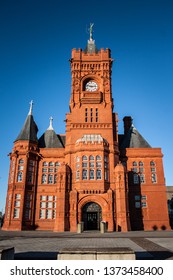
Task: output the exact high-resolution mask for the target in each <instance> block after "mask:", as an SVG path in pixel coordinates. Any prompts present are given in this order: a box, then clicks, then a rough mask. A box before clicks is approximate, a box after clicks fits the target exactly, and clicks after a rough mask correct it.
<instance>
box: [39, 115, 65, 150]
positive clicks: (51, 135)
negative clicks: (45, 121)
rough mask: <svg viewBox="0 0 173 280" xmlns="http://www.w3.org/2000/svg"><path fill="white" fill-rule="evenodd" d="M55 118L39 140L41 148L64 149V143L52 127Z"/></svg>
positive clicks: (51, 119)
mask: <svg viewBox="0 0 173 280" xmlns="http://www.w3.org/2000/svg"><path fill="white" fill-rule="evenodd" d="M52 122H53V118H52V117H51V118H50V124H49V127H48V129H47V130H46V131H45V133H43V135H42V136H41V137H40V138H39V140H38V141H39V147H40V148H63V147H64V145H63V142H62V140H61V138H60V136H59V135H57V134H56V133H55V131H54V129H53V126H52Z"/></svg>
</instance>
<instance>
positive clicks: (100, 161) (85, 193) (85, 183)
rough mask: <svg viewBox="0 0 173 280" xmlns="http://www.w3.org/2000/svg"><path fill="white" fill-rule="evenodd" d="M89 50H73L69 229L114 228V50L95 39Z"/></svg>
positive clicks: (68, 149) (68, 125) (68, 152)
mask: <svg viewBox="0 0 173 280" xmlns="http://www.w3.org/2000/svg"><path fill="white" fill-rule="evenodd" d="M91 27H92V25H91V26H90V38H89V40H88V43H87V46H86V48H85V50H81V49H78V50H76V49H73V50H72V57H71V59H70V65H71V77H72V86H71V98H70V113H68V114H67V115H66V146H65V159H66V160H65V161H66V163H68V165H69V166H71V169H72V189H71V194H70V230H71V231H76V225H77V223H79V222H80V221H83V222H84V227H85V228H86V229H87V228H88V227H89V224H90V223H91V221H90V220H94V219H95V227H96V229H99V226H100V221H101V220H106V221H108V230H113V229H114V211H115V205H114V203H113V189H114V186H115V184H114V178H113V176H114V173H113V172H110V168H114V167H115V166H116V165H117V163H118V161H119V149H118V140H117V139H118V136H117V122H118V120H117V114H116V113H113V99H112V88H111V72H112V63H113V59H112V58H111V52H110V50H109V49H106V50H105V49H100V50H98V49H97V48H96V45H95V41H94V40H93V38H92V30H91Z"/></svg>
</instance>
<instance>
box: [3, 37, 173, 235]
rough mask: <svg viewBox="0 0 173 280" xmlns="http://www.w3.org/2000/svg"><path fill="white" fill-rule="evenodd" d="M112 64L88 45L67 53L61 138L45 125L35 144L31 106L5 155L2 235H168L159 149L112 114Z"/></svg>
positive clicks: (91, 42) (128, 121) (107, 56)
mask: <svg viewBox="0 0 173 280" xmlns="http://www.w3.org/2000/svg"><path fill="white" fill-rule="evenodd" d="M112 62H113V60H112V58H111V53H110V50H109V49H106V50H104V49H100V50H98V49H97V48H96V45H95V41H94V40H93V39H92V34H91V33H90V39H89V40H88V43H87V47H86V49H85V50H81V49H78V50H76V49H73V50H72V57H71V60H70V65H71V79H72V88H71V96H70V103H69V105H70V112H69V113H67V114H66V133H65V135H59V134H57V133H56V132H55V131H54V129H53V126H52V119H50V126H49V128H48V129H47V130H46V131H45V133H44V134H43V135H42V136H41V137H40V138H39V139H38V138H37V130H38V129H37V125H36V123H35V122H34V118H33V115H32V103H31V106H30V110H29V114H28V116H27V118H26V120H25V123H24V125H23V128H22V129H21V132H20V133H19V135H18V137H17V138H16V140H15V141H14V147H13V150H12V152H11V153H10V171H9V182H8V192H7V202H6V212H5V220H4V224H3V229H4V230H24V229H38V230H52V231H58V232H63V231H72V232H76V230H77V224H78V223H80V222H83V223H84V230H97V229H99V228H100V222H101V221H105V222H106V223H107V230H108V231H129V230H156V229H158V230H163V229H170V226H169V218H168V208H167V198H166V187H165V182H164V171H163V163H162V157H163V155H162V152H161V149H160V148H152V147H151V146H150V145H149V144H148V143H147V141H146V140H145V139H144V138H143V137H142V136H141V135H140V133H139V132H138V131H137V129H136V128H135V127H134V126H133V123H132V118H131V117H125V118H124V134H123V135H118V116H117V113H114V112H113V106H114V104H113V98H112V89H111V71H112Z"/></svg>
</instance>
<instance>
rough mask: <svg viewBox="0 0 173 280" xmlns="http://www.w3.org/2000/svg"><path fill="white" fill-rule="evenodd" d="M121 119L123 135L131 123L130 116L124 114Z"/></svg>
mask: <svg viewBox="0 0 173 280" xmlns="http://www.w3.org/2000/svg"><path fill="white" fill-rule="evenodd" d="M123 121H124V135H126V134H127V133H128V131H129V129H130V127H131V125H132V121H133V119H132V117H130V116H126V117H124V118H123Z"/></svg>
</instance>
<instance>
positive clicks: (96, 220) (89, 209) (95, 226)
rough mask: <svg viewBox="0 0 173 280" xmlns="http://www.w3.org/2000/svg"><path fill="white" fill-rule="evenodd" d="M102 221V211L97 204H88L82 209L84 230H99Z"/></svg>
mask: <svg viewBox="0 0 173 280" xmlns="http://www.w3.org/2000/svg"><path fill="white" fill-rule="evenodd" d="M101 220H102V209H101V207H100V205H99V204H97V203H95V202H88V203H86V204H85V205H84V206H83V208H82V221H83V222H84V230H99V229H100V222H101Z"/></svg>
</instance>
